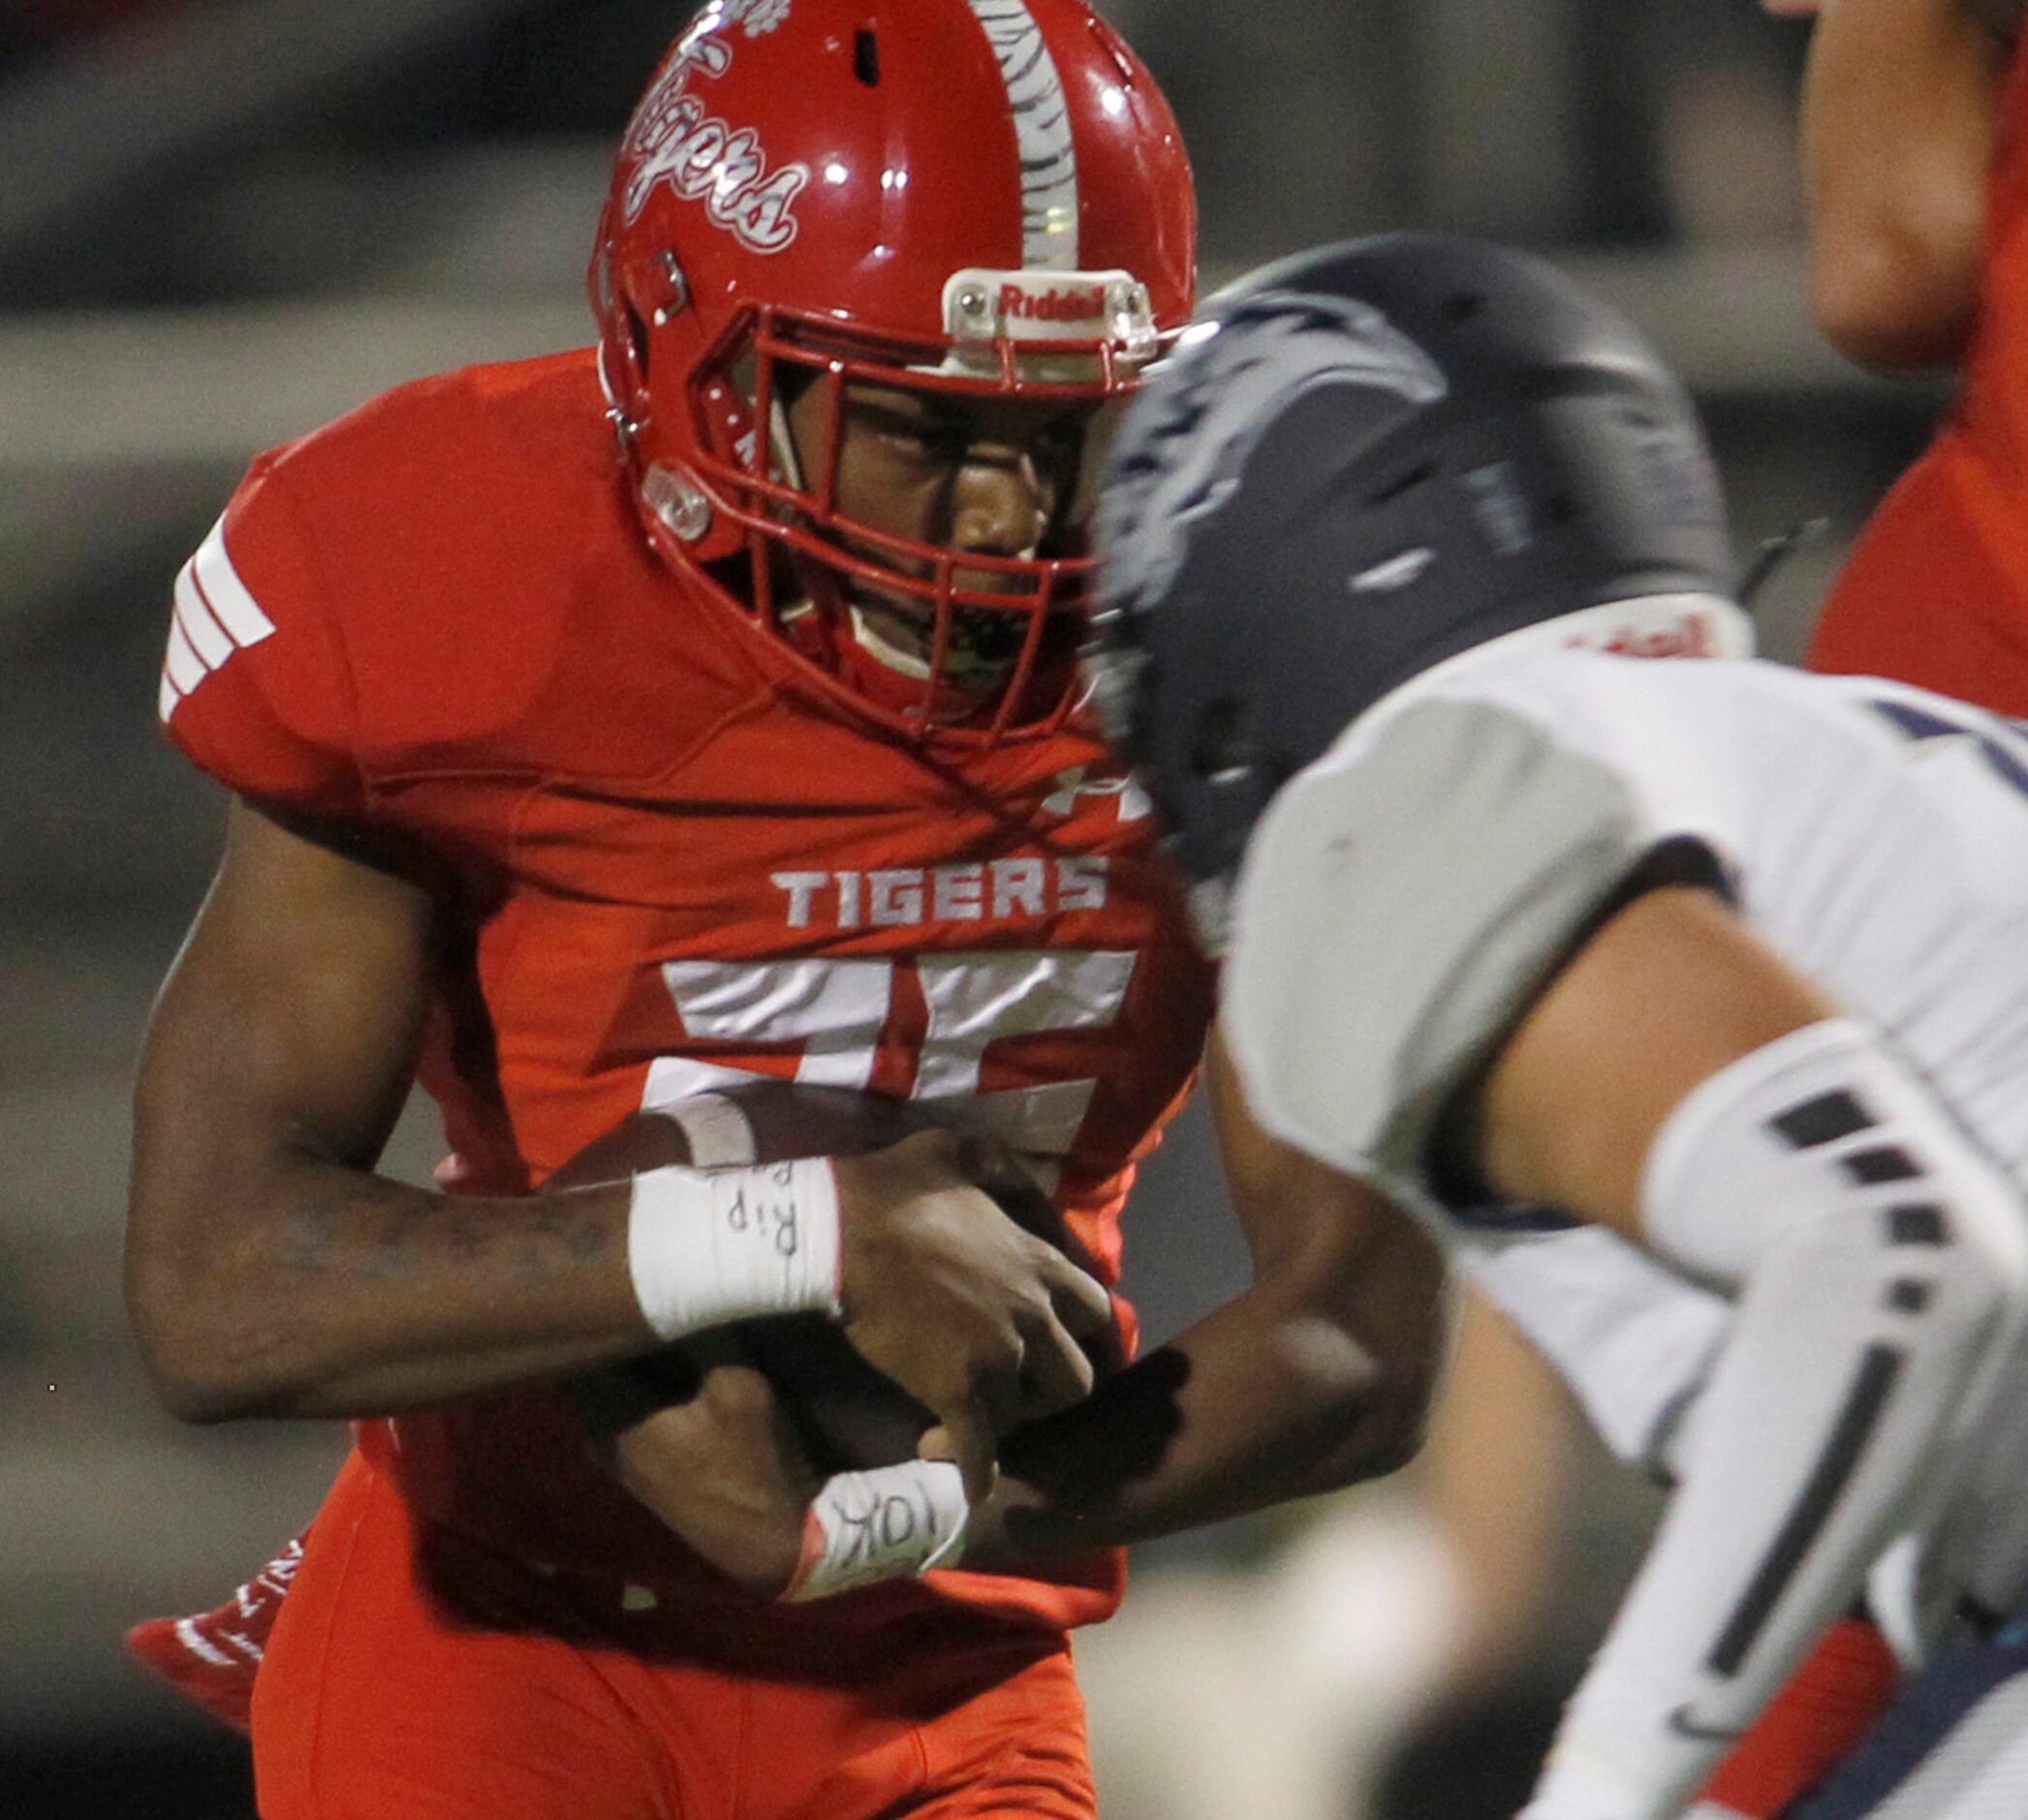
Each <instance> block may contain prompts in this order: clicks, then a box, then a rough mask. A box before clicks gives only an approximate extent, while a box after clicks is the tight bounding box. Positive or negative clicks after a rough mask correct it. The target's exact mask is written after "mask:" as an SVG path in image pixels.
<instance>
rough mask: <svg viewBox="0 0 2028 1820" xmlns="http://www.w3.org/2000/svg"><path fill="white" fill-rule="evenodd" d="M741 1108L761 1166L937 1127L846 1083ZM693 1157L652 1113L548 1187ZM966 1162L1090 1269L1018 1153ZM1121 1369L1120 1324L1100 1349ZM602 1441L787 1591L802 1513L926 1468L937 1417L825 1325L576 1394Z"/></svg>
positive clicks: (794, 1318) (810, 1317)
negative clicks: (902, 1468)
mask: <svg viewBox="0 0 2028 1820" xmlns="http://www.w3.org/2000/svg"><path fill="white" fill-rule="evenodd" d="M725 1097H728V1098H731V1099H732V1100H733V1101H734V1103H735V1104H736V1105H737V1107H738V1109H739V1111H740V1112H741V1113H742V1114H744V1115H745V1117H746V1119H747V1121H748V1122H749V1123H750V1125H751V1126H752V1128H753V1134H754V1149H755V1160H756V1161H758V1162H777V1161H782V1160H785V1159H787V1158H791V1157H801V1156H847V1155H857V1154H863V1153H865V1152H868V1151H872V1150H877V1149H885V1148H887V1147H889V1146H890V1145H894V1144H897V1143H899V1142H900V1141H902V1140H903V1139H904V1138H906V1137H908V1136H910V1135H911V1134H912V1133H914V1132H917V1131H921V1130H925V1129H934V1128H936V1125H935V1121H933V1120H932V1119H930V1118H928V1117H926V1116H924V1114H922V1113H921V1112H920V1109H919V1108H917V1107H915V1106H912V1105H909V1104H906V1103H903V1102H896V1101H893V1100H889V1099H886V1098H883V1097H880V1096H877V1095H870V1094H860V1093H853V1092H848V1091H844V1090H841V1089H837V1088H824V1087H804V1086H796V1085H794V1084H792V1083H780V1082H763V1083H755V1084H754V1085H752V1086H751V1087H741V1088H738V1089H734V1090H733V1091H732V1092H731V1093H729V1094H727V1095H726V1096H725ZM688 1159H689V1150H688V1145H687V1142H686V1140H685V1138H684V1135H683V1131H682V1128H681V1126H680V1125H679V1124H678V1123H677V1121H676V1120H675V1119H674V1118H672V1117H670V1116H667V1115H663V1114H651V1113H643V1114H635V1115H633V1116H632V1117H630V1118H628V1119H626V1120H625V1121H624V1122H622V1123H621V1124H620V1125H619V1126H617V1127H616V1128H615V1129H614V1130H613V1131H612V1132H610V1133H608V1135H607V1136H606V1137H604V1138H601V1139H599V1140H598V1141H596V1142H595V1143H593V1144H592V1145H588V1146H587V1147H586V1148H585V1149H584V1150H582V1151H580V1152H579V1153H578V1154H577V1156H576V1157H574V1158H573V1159H572V1160H571V1161H570V1162H569V1163H568V1164H566V1165H565V1166H564V1167H563V1168H562V1169H561V1170H559V1171H558V1172H557V1173H556V1174H555V1175H554V1176H553V1177H551V1178H550V1181H549V1183H548V1185H549V1186H550V1187H553V1188H559V1189H560V1188H572V1187H586V1186H590V1185H592V1184H593V1183H597V1182H604V1181H613V1180H622V1179H625V1178H627V1177H631V1176H633V1175H635V1174H638V1173H640V1172H641V1171H643V1170H648V1169H654V1168H658V1167H661V1166H663V1165H665V1164H670V1163H683V1162H686V1161H688ZM965 1167H966V1168H967V1170H968V1173H971V1174H973V1176H974V1177H975V1179H978V1180H979V1181H980V1184H981V1185H982V1186H983V1187H984V1188H985V1189H986V1190H987V1192H989V1193H990V1194H991V1195H992V1196H993V1198H994V1199H995V1200H996V1201H997V1202H999V1204H1000V1205H1001V1206H1002V1208H1004V1209H1005V1210H1006V1211H1007V1213H1008V1214H1009V1216H1010V1217H1012V1218H1013V1219H1014V1221H1015V1222H1016V1223H1017V1224H1019V1225H1021V1226H1022V1227H1023V1228H1024V1229H1026V1230H1027V1231H1028V1232H1030V1233H1032V1234H1034V1235H1035V1236H1037V1237H1039V1238H1042V1239H1045V1240H1047V1241H1048V1242H1049V1243H1051V1244H1054V1245H1056V1246H1057V1247H1058V1248H1059V1249H1062V1250H1063V1251H1064V1252H1065V1253H1066V1255H1068V1256H1070V1257H1071V1258H1072V1259H1073V1260H1074V1261H1076V1262H1077V1263H1079V1264H1083V1263H1084V1262H1085V1260H1084V1258H1083V1256H1082V1254H1081V1251H1080V1250H1079V1248H1078V1247H1077V1245H1076V1241H1075V1239H1073V1238H1072V1236H1071V1235H1070V1234H1069V1232H1068V1231H1067V1230H1066V1228H1065V1226H1064V1223H1063V1221H1062V1218H1061V1216H1060V1215H1059V1214H1058V1213H1057V1212H1056V1211H1055V1209H1054V1208H1052V1207H1051V1206H1050V1205H1049V1203H1048V1201H1047V1199H1046V1197H1045V1195H1044V1194H1043V1193H1042V1192H1041V1190H1040V1189H1039V1188H1038V1187H1037V1186H1036V1184H1035V1182H1034V1180H1033V1178H1032V1177H1029V1175H1028V1174H1027V1172H1026V1171H1025V1170H1024V1169H1023V1168H1022V1167H1021V1166H1020V1164H1019V1163H1018V1162H1017V1161H1016V1160H1014V1158H1013V1157H1012V1156H1011V1155H1009V1153H1007V1152H1006V1151H1004V1150H1002V1149H999V1148H998V1147H997V1146H992V1145H984V1144H983V1143H982V1144H980V1145H977V1147H975V1148H973V1149H972V1150H971V1151H970V1153H969V1154H968V1155H967V1157H966V1161H965ZM1085 1344H1086V1350H1087V1354H1088V1356H1089V1357H1090V1359H1091V1362H1092V1365H1093V1368H1094V1371H1095V1373H1096V1372H1104V1371H1108V1370H1110V1369H1114V1368H1116V1367H1117V1366H1118V1365H1120V1364H1121V1363H1122V1360H1123V1348H1122V1344H1121V1340H1120V1335H1119V1333H1118V1330H1117V1328H1116V1327H1113V1328H1110V1329H1108V1330H1107V1331H1106V1332H1105V1333H1104V1334H1100V1335H1099V1336H1097V1337H1096V1338H1095V1339H1092V1340H1088V1341H1087V1342H1085ZM575 1389H576V1391H577V1403H578V1407H579V1410H580V1412H581V1414H582V1415H583V1418H584V1420H585V1423H586V1426H587V1428H589V1429H590V1431H591V1434H592V1438H593V1441H594V1445H595V1446H596V1447H597V1448H598V1449H600V1450H601V1451H602V1452H603V1453H604V1455H605V1457H606V1458H607V1459H608V1464H609V1465H610V1466H611V1468H612V1470H613V1471H614V1472H615V1473H616V1475H617V1476H618V1477H619V1478H620V1480H621V1481H622V1483H624V1484H626V1485H627V1486H628V1488H629V1489H630V1490H631V1491H634V1492H635V1494H636V1495H637V1496H639V1497H640V1498H641V1500H642V1501H643V1502H644V1503H646V1504H647V1505H648V1506H649V1507H650V1508H651V1509H652V1510H654V1511H655V1512H656V1514H657V1515H658V1516H660V1517H661V1518H662V1519H663V1520H664V1521H665V1522H669V1523H670V1525H671V1528H673V1529H675V1530H676V1531H677V1533H678V1534H680V1535H682V1536H683V1537H684V1538H685V1539H686V1540H687V1541H689V1542H690V1543H691V1544H692V1546H693V1547H695V1548H697V1549H698V1550H699V1552H700V1553H702V1554H704V1555H705V1557H706V1558H707V1559H710V1560H712V1561H714V1562H715V1563H716V1564H718V1565H719V1566H720V1567H722V1568H724V1569H725V1570H726V1571H728V1572H730V1573H732V1574H733V1576H734V1577H735V1578H737V1579H739V1580H741V1581H742V1582H744V1583H745V1584H747V1585H749V1586H750V1587H752V1588H753V1589H754V1590H757V1591H761V1592H764V1593H771V1592H773V1591H778V1590H779V1589H780V1585H781V1584H782V1582H783V1581H784V1580H785V1579H786V1576H787V1574H788V1572H789V1570H790V1569H791V1568H793V1566H794V1563H795V1542H796V1536H797V1534H798V1533H799V1523H800V1519H801V1514H802V1512H803V1511H804V1509H805V1508H806V1507H807V1505H808V1502H809V1499H810V1497H811V1496H812V1495H813V1494H814V1492H815V1491H816V1490H817V1488H818V1486H819V1485H821V1483H822V1482H823V1480H824V1479H825V1478H827V1477H828V1476H830V1475H831V1474H833V1473H836V1472H845V1471H856V1470H860V1469H864V1468H867V1467H873V1466H883V1465H890V1464H893V1463H895V1462H897V1461H899V1460H904V1459H911V1458H913V1457H914V1456H915V1455H916V1453H917V1451H918V1448H919V1445H920V1442H921V1439H922V1436H923V1434H924V1432H925V1431H926V1430H927V1429H928V1428H929V1427H930V1426H931V1423H932V1417H931V1415H930V1412H929V1411H928V1410H927V1409H925V1408H924V1407H923V1406H922V1405H921V1404H920V1403H919V1402H917V1401H916V1400H915V1399H914V1398H913V1397H911V1396H908V1394H907V1393H906V1392H904V1391H903V1390H902V1389H901V1388H900V1387H899V1386H898V1385H896V1384H895V1383H893V1382H892V1381H891V1380H890V1379H889V1378H887V1377H886V1376H884V1375H883V1374H882V1373H881V1372H879V1371H878V1370H876V1369H875V1368H874V1367H873V1366H872V1365H869V1364H868V1363H867V1362H866V1360H865V1359H864V1358H863V1357H862V1356H861V1355H860V1354H859V1353H858V1351H857V1350H856V1349H855V1348H854V1347H853V1345H852V1344H851V1342H850V1341H849V1340H848V1339H847V1338H846V1336H845V1332H844V1330H843V1329H842V1328H841V1327H840V1326H839V1325H838V1324H837V1323H835V1322H833V1321H830V1320H828V1319H827V1318H825V1317H824V1316H822V1315H816V1314H797V1315H776V1316H766V1317H761V1318H756V1319H751V1320H745V1321H739V1322H733V1323H731V1324H729V1325H728V1326H725V1327H722V1328H717V1329H713V1330H711V1331H710V1332H708V1333H705V1334H695V1335H692V1336H691V1337H690V1338H688V1339H686V1340H684V1341H681V1342H679V1343H677V1344H674V1345H671V1346H666V1347H662V1348H659V1349H658V1350H657V1351H655V1352H654V1353H651V1354H649V1355H647V1356H646V1357H644V1358H642V1359H640V1360H638V1361H635V1362H633V1363H631V1364H629V1365H622V1366H617V1367H613V1368H611V1369H608V1370H605V1371H600V1372H596V1373H593V1374H591V1375H590V1376H589V1377H587V1378H585V1379H583V1380H580V1381H579V1383H578V1384H577V1386H576V1387H575Z"/></svg>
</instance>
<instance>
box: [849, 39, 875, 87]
mask: <svg viewBox="0 0 2028 1820" xmlns="http://www.w3.org/2000/svg"><path fill="white" fill-rule="evenodd" d="M852 73H853V75H855V76H856V77H858V78H859V80H860V81H861V82H863V83H864V84H865V85H866V86H867V87H868V88H878V87H879V86H880V38H879V36H878V34H876V33H873V32H869V31H858V32H854V33H853V35H852Z"/></svg>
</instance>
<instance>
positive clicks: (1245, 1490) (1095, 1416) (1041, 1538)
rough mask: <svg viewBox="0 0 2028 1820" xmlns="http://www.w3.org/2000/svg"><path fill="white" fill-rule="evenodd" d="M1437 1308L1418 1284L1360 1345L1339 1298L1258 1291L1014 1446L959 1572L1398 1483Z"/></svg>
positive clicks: (1416, 1421)
mask: <svg viewBox="0 0 2028 1820" xmlns="http://www.w3.org/2000/svg"><path fill="white" fill-rule="evenodd" d="M1437 1295H1438V1291H1437V1286H1436V1283H1435V1281H1434V1280H1433V1279H1432V1280H1429V1281H1427V1282H1424V1283H1422V1284H1420V1286H1419V1288H1418V1289H1417V1290H1416V1291H1414V1292H1412V1293H1411V1294H1410V1295H1409V1296H1408V1297H1406V1298H1405V1299H1404V1301H1403V1302H1402V1304H1401V1305H1400V1306H1399V1307H1398V1308H1397V1310H1396V1311H1395V1314H1394V1320H1393V1326H1392V1328H1391V1329H1389V1330H1384V1331H1382V1332H1381V1333H1380V1334H1377V1335H1373V1336H1372V1337H1371V1339H1370V1340H1362V1339H1361V1338H1360V1337H1358V1336H1357V1335H1358V1330H1357V1327H1356V1325H1355V1323H1354V1322H1353V1321H1350V1320H1348V1318H1347V1310H1346V1307H1345V1304H1344V1301H1343V1299H1342V1298H1329V1297H1325V1296H1321V1295H1307V1296H1306V1295H1300V1294H1297V1295H1292V1294H1291V1293H1290V1292H1289V1290H1288V1288H1287V1286H1286V1285H1282V1284H1277V1283H1275V1282H1273V1281H1268V1282H1264V1283H1262V1284H1259V1285H1257V1286H1256V1287H1255V1288H1253V1289H1251V1290H1249V1291H1248V1292H1246V1293H1245V1294H1243V1295H1241V1296H1239V1297H1237V1298H1236V1299H1234V1300H1233V1301H1232V1302H1228V1303H1227V1304H1226V1305H1225V1306H1223V1307H1222V1308H1219V1309H1217V1310H1216V1311H1215V1312H1213V1313H1212V1314H1210V1315H1208V1316H1206V1317H1205V1318H1204V1319H1203V1320H1201V1321H1200V1322H1198V1323H1197V1324H1196V1325H1195V1326H1193V1327H1191V1328H1190V1329H1188V1330H1187V1331H1186V1332H1184V1333H1183V1334H1179V1335H1178V1336H1177V1337H1176V1338H1175V1339H1174V1340H1172V1341H1171V1342H1170V1343H1169V1344H1168V1345H1166V1346H1163V1347H1161V1348H1160V1349H1158V1350H1157V1351H1155V1352H1153V1353H1151V1354H1149V1355H1148V1356H1147V1357H1146V1358H1144V1359H1142V1360H1141V1361H1139V1363H1138V1364H1137V1365H1133V1366H1132V1367H1130V1368H1129V1369H1128V1370H1126V1371H1124V1372H1122V1373H1120V1374H1118V1375H1117V1376H1115V1377H1112V1378H1110V1379H1108V1380H1106V1381H1105V1382H1104V1383H1102V1384H1101V1385H1100V1386H1099V1388H1098V1389H1097V1390H1096V1391H1095V1392H1094V1393H1093V1395H1092V1396H1091V1397H1090V1398H1088V1399H1087V1400H1086V1401H1085V1402H1083V1403H1080V1404H1078V1405H1077V1406H1076V1407H1075V1408H1073V1409H1070V1410H1067V1411H1065V1412H1064V1413H1063V1414H1061V1415H1059V1416H1055V1417H1052V1418H1051V1419H1050V1420H1049V1421H1047V1422H1045V1423H1039V1424H1036V1425H1034V1426H1032V1427H1030V1428H1024V1429H1020V1430H1017V1431H1016V1432H1015V1433H1014V1434H1012V1435H1010V1436H1008V1437H1007V1441H1006V1443H1005V1445H1004V1447H1003V1449H1002V1455H1001V1463H1002V1473H1003V1476H1002V1480H1001V1483H1000V1485H999V1487H998V1489H997V1490H996V1491H995V1492H994V1494H993V1496H992V1498H991V1499H990V1500H989V1501H988V1502H987V1504H986V1505H985V1506H984V1507H983V1509H981V1510H980V1511H978V1512H977V1513H975V1517H974V1524H975V1532H974V1536H973V1539H972V1541H971V1543H970V1544H969V1545H968V1548H967V1551H966V1565H967V1566H970V1567H980V1568H988V1569H990V1568H995V1567H1003V1568H1004V1567H1012V1566H1015V1565H1018V1564H1019V1563H1021V1562H1023V1561H1031V1560H1036V1559H1041V1558H1046V1557H1048V1556H1052V1555H1060V1554H1063V1553H1075V1552H1077V1551H1080V1550H1084V1549H1090V1548H1100V1547H1115V1546H1121V1545H1125V1544H1129V1543H1134V1542H1141V1541H1146V1540H1148V1539H1150V1538H1152V1537H1155V1536H1160V1535H1167V1534H1171V1533H1173V1532H1175V1531H1178V1530H1182V1529H1188V1528H1194V1527H1196V1526H1198V1525H1200V1524H1202V1523H1207V1522H1218V1521H1220V1520H1222V1519H1225V1518H1229V1517H1237V1516H1243V1515H1246V1514H1247V1513H1249V1512H1252V1511H1257V1510H1263V1509H1265V1508H1267V1507H1269V1506H1271V1505H1274V1504H1278V1503H1282V1502H1285V1501H1286V1500H1288V1499H1290V1498H1295V1497H1304V1496H1309V1495H1312V1494H1314V1493H1317V1492H1323V1491H1333V1490H1336V1489H1337V1488H1339V1487H1341V1486H1344V1485H1349V1484H1351V1483H1353V1482H1354V1481H1356V1480H1358V1479H1365V1478H1371V1477H1375V1476H1377V1475H1379V1474H1382V1473H1386V1472H1390V1471H1392V1470H1394V1469H1395V1468H1396V1467H1397V1466H1399V1465H1401V1464H1402V1463H1403V1462H1404V1461H1406V1460H1407V1459H1409V1457H1410V1456H1411V1455H1412V1454H1413V1453H1414V1452H1415V1450H1416V1448H1417V1447H1418V1445H1420V1440H1421V1435H1422V1425H1423V1419H1424V1416H1425V1413H1426V1409H1427V1404H1428V1397H1429V1391H1430V1386H1431V1382H1432V1376H1433V1369H1434V1359H1435V1356H1436V1350H1437V1349H1436V1345H1435V1336H1436V1331H1437V1328H1438V1325H1439V1319H1440V1316H1439V1310H1438V1306H1437ZM1418 1296H1420V1307H1418V1306H1417V1305H1416V1303H1417V1297H1418Z"/></svg>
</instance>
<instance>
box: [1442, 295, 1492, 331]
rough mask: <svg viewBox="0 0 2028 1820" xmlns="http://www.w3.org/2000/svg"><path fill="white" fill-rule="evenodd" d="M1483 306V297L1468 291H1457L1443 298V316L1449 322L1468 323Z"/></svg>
mask: <svg viewBox="0 0 2028 1820" xmlns="http://www.w3.org/2000/svg"><path fill="white" fill-rule="evenodd" d="M1484 307H1485V298H1482V297H1480V296H1478V295H1476V294H1475V293H1473V292H1470V291H1459V292H1456V293H1454V294H1453V295H1452V296H1451V297H1448V298H1445V299H1444V316H1445V319H1446V320H1447V321H1449V322H1453V323H1468V322H1470V321H1471V320H1472V318H1473V317H1475V316H1477V315H1478V314H1479V312H1480V311H1481V310H1482V309H1483V308H1484Z"/></svg>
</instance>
